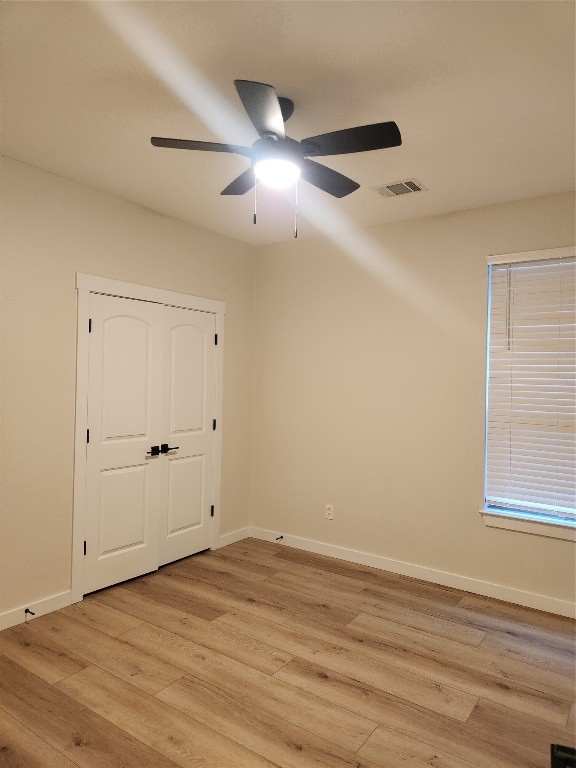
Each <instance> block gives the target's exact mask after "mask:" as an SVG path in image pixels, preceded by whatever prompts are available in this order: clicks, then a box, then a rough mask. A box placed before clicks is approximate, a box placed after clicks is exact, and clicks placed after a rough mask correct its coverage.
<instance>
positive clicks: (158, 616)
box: [96, 587, 292, 674]
mask: <svg viewBox="0 0 576 768" xmlns="http://www.w3.org/2000/svg"><path fill="white" fill-rule="evenodd" d="M96 599H97V600H101V601H103V603H104V604H106V605H109V606H111V607H113V608H116V609H117V610H119V611H125V612H126V613H127V614H130V615H132V616H136V617H137V618H139V619H142V620H143V621H147V622H148V623H149V624H155V625H156V626H158V627H162V628H163V629H166V630H168V631H169V632H173V633H174V634H177V635H181V636H182V637H184V638H186V639H187V640H192V641H193V642H195V643H198V645H201V646H204V647H206V648H210V649H211V650H213V651H217V652H218V653H222V654H224V655H226V656H228V657H229V658H231V659H235V660H236V661H240V662H242V663H243V664H247V665H248V666H251V667H254V669H258V670H260V671H261V672H267V673H269V674H273V673H274V672H276V671H277V670H278V669H280V668H281V667H283V666H284V664H286V663H287V662H288V661H290V659H291V658H292V656H291V655H290V654H288V653H284V652H283V651H280V650H279V649H278V648H273V647H272V646H271V645H266V644H265V643H260V642H258V641H257V640H250V639H248V638H246V637H239V636H238V633H237V632H233V631H231V630H228V629H226V627H223V626H221V625H217V624H216V623H215V622H213V621H212V622H210V621H205V620H204V619H199V618H197V617H196V616H191V615H190V614H188V613H184V612H182V611H178V610H177V609H176V608H171V607H169V606H167V605H164V604H162V603H157V602H155V601H154V600H149V599H148V598H146V597H142V596H141V595H139V594H137V593H136V592H132V591H130V590H127V589H122V587H117V588H116V589H115V590H107V591H106V592H105V593H98V595H97V596H96Z"/></svg>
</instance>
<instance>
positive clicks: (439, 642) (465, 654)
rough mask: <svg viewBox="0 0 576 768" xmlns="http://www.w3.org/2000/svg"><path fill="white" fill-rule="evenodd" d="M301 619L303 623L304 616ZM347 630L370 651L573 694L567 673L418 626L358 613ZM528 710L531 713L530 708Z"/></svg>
mask: <svg viewBox="0 0 576 768" xmlns="http://www.w3.org/2000/svg"><path fill="white" fill-rule="evenodd" d="M300 623H301V624H305V620H303V621H300ZM353 630H356V631H353ZM346 632H347V633H350V634H349V635H348V634H346V635H344V637H348V636H349V637H350V642H351V643H353V644H354V647H356V648H358V649H359V650H363V652H364V653H370V654H371V655H379V654H381V653H392V654H393V655H394V657H395V658H396V657H397V656H398V655H399V654H400V656H401V657H406V658H413V657H414V656H418V657H422V658H423V659H426V660H429V659H433V660H434V661H435V662H437V663H438V664H441V665H442V666H443V667H446V668H448V671H449V672H450V671H451V670H454V671H455V672H457V674H458V675H460V673H461V672H466V671H467V672H470V673H471V674H473V675H486V674H487V675H490V677H491V678H493V680H494V681H499V682H502V680H504V681H505V684H506V685H509V686H517V687H518V688H522V689H524V688H528V689H532V690H533V691H537V692H540V693H542V694H545V695H546V696H547V697H550V699H552V700H556V701H567V702H568V701H570V700H571V699H572V697H573V695H574V680H573V678H571V677H568V676H567V675H566V676H565V675H558V674H556V673H553V672H548V671H546V670H541V669H538V668H537V667H534V666H532V665H530V664H526V663H523V662H519V661H516V660H514V659H506V658H502V657H501V656H499V655H498V654H496V653H491V652H490V651H485V650H483V649H482V648H481V647H480V648H470V646H466V645H463V644H462V643H457V642H454V641H452V640H447V639H446V638H440V637H436V636H435V635H431V634H428V633H425V632H418V631H417V630H407V631H405V629H404V628H402V627H401V626H400V625H397V624H394V623H393V622H390V621H387V620H386V619H382V618H380V617H377V616H368V615H367V614H361V615H360V616H358V617H357V618H356V619H354V620H353V621H352V622H351V623H350V624H349V625H348V627H347V629H346ZM378 639H379V640H380V641H381V642H380V643H378V642H377V640H378ZM347 647H348V646H347ZM499 691H500V692H499V693H498V690H497V691H496V694H497V696H498V699H500V696H501V695H506V690H505V689H503V688H501V687H500V688H499ZM543 701H545V698H543ZM522 711H524V710H522ZM564 711H565V708H562V707H560V708H559V710H558V712H561V713H562V714H561V715H559V719H558V722H560V721H561V720H562V717H563V713H564ZM527 714H531V710H530V711H529V712H528V713H527ZM553 722H555V720H554V721H553Z"/></svg>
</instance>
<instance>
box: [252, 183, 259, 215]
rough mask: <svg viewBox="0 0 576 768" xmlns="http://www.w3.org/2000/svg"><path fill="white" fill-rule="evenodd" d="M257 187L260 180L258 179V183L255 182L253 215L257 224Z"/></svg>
mask: <svg viewBox="0 0 576 768" xmlns="http://www.w3.org/2000/svg"><path fill="white" fill-rule="evenodd" d="M257 189H258V182H257V181H256V183H255V184H254V217H253V221H254V224H256V190H257Z"/></svg>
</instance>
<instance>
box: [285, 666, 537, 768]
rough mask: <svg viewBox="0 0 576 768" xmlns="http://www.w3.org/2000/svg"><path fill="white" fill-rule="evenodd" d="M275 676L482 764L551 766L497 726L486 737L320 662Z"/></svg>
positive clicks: (520, 767) (496, 766)
mask: <svg viewBox="0 0 576 768" xmlns="http://www.w3.org/2000/svg"><path fill="white" fill-rule="evenodd" d="M275 677H278V678H280V679H282V680H286V681H287V682H290V683H292V684H293V685H298V686H301V687H303V688H304V689H305V690H308V691H310V692H311V693H315V694H316V695H317V696H320V697H322V698H326V699H327V700H328V701H332V702H334V703H336V704H338V705H339V706H341V707H344V708H348V709H351V710H352V711H354V712H358V713H361V714H363V715H365V716H366V717H370V718H371V719H373V720H378V722H380V723H381V724H382V725H383V726H385V727H386V728H387V729H391V730H393V731H397V732H398V733H400V734H403V735H404V736H405V737H407V738H408V739H414V740H418V741H423V742H424V743H425V744H428V745H430V746H432V747H434V748H435V749H437V750H440V751H442V752H445V753H447V754H449V755H453V756H454V757H458V758H460V759H461V760H464V761H469V762H471V763H472V764H473V765H474V766H479V767H480V768H528V766H529V765H530V766H538V767H539V768H549V766H547V765H546V762H545V760H543V756H542V755H539V754H534V753H533V751H532V750H529V752H528V753H526V754H525V753H524V751H523V748H522V747H521V746H518V745H516V746H514V747H511V746H510V745H509V744H508V743H507V742H506V739H502V738H500V736H499V732H498V730H496V731H493V732H492V733H490V734H488V735H486V734H485V733H484V732H483V731H482V730H478V729H473V728H470V726H469V721H467V722H466V723H458V722H455V721H454V720H452V719H451V718H448V717H445V716H443V715H439V714H435V713H433V712H430V711H428V710H426V709H424V708H423V707H419V706H417V705H413V704H410V703H407V702H404V701H402V700H400V699H398V698H396V697H393V696H390V695H388V694H386V693H384V692H383V691H379V690H377V689H376V688H374V687H372V686H370V685H368V684H366V683H361V682H358V681H357V680H354V679H352V678H350V677H347V676H346V675H342V674H339V673H337V672H333V671H331V670H327V669H326V668H325V667H323V666H321V665H318V664H313V663H310V662H305V661H301V660H300V659H294V660H293V661H291V662H289V663H288V664H287V665H286V666H285V667H284V668H283V669H281V670H280V671H279V672H277V673H276V675H275ZM525 760H529V761H528V762H524V761H525ZM530 761H531V762H530ZM432 765H434V763H432Z"/></svg>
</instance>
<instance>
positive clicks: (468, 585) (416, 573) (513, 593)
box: [248, 527, 576, 618]
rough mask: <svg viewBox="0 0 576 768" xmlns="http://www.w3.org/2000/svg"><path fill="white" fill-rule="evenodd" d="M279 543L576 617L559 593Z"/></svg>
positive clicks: (266, 535)
mask: <svg viewBox="0 0 576 768" xmlns="http://www.w3.org/2000/svg"><path fill="white" fill-rule="evenodd" d="M249 531H250V532H249V534H248V535H250V536H251V537H252V538H254V539H262V540H263V541H276V540H277V538H278V536H280V535H281V534H280V533H278V532H277V531H267V530H265V529H264V528H254V527H251V528H250V529H249ZM278 543H279V544H285V545H286V546H288V547H295V548H296V549H302V550H304V551H305V552H314V553H315V554H317V555H328V556H329V557H336V558H339V559H340V560H348V561H349V562H351V563H358V564H359V565H369V566H371V567H373V568H379V569H380V570H382V571H391V572H392V573H397V574H399V575H401V576H411V577H412V578H414V579H421V580H422V581H429V582H432V583H433V584H440V585H441V586H443V587H454V588H455V589H461V590H463V591H465V592H472V593H473V594H476V595H483V596H485V597H493V598H496V599H497V600H504V601H506V602H507V603H515V604H516V605H524V606H526V607H527V608H536V609H537V610H539V611H547V612H548V613H555V614H558V615H559V616H568V617H569V618H576V606H575V605H574V603H571V602H569V601H568V600H559V599H558V598H555V597H548V596H547V595H540V594H538V593H536V592H525V591H523V590H521V589H515V588H514V587H507V586H504V585H502V584H495V583H493V582H490V581H481V580H480V579H472V578H470V577H469V576H460V575H459V574H457V573H449V572H447V571H439V570H436V569H435V568H427V567H426V566H423V565H416V564H415V563H406V562H404V561H402V560H392V559H391V558H389V557H382V556H380V555H372V554H370V553H368V552H361V551H359V550H356V549H347V548H345V547H337V546H335V545H334V544H325V543H324V542H321V541H314V540H312V539H302V538H300V537H299V536H289V535H286V534H282V540H281V541H279V542H278Z"/></svg>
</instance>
